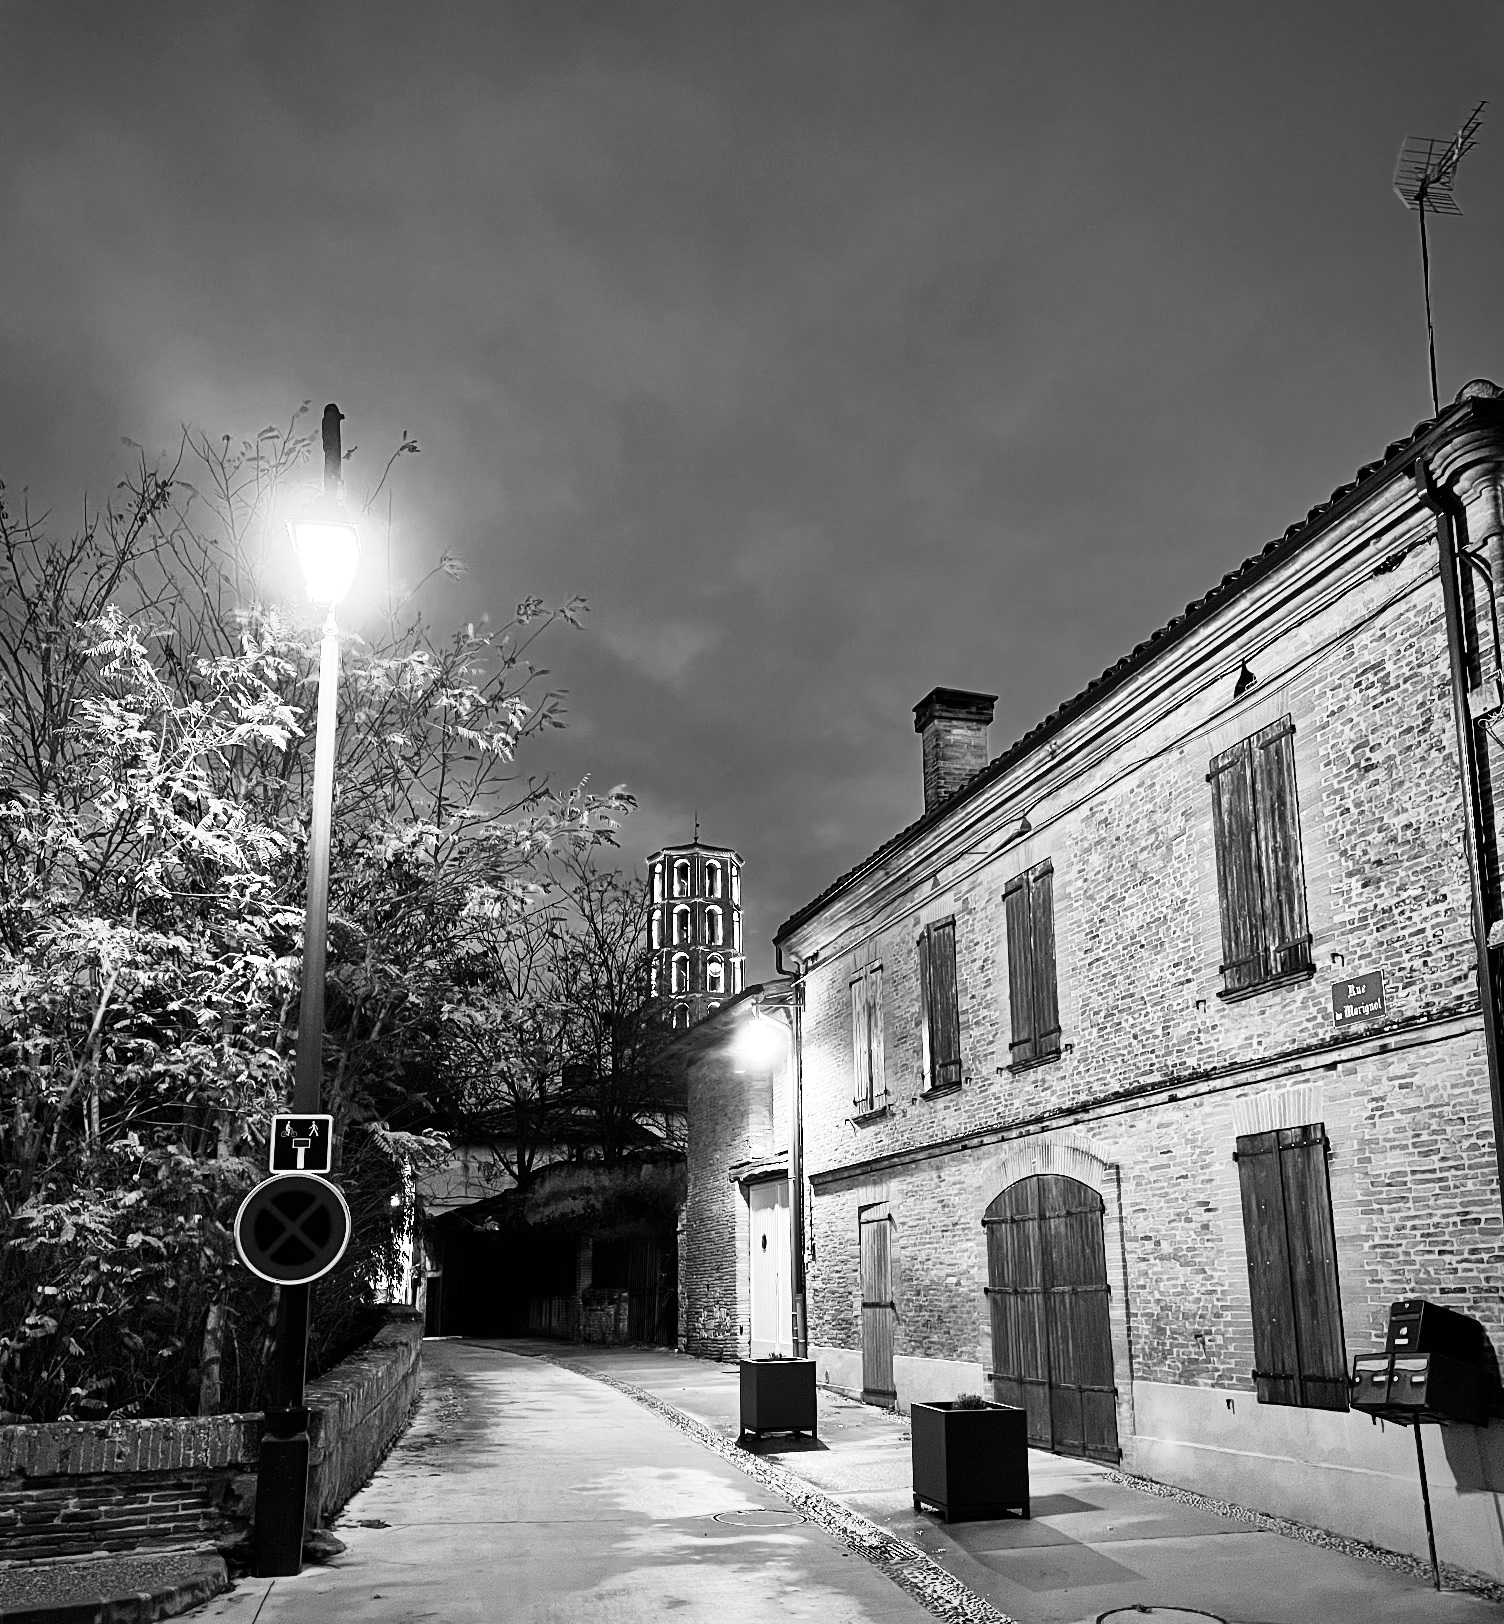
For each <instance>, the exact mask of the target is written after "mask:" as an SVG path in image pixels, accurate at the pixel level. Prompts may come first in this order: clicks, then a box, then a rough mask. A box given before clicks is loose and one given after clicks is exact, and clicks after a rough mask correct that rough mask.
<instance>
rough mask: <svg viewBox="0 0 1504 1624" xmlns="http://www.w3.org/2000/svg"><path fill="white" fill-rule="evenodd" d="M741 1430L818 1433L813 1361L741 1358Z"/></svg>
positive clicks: (758, 1434)
mask: <svg viewBox="0 0 1504 1624" xmlns="http://www.w3.org/2000/svg"><path fill="white" fill-rule="evenodd" d="M741 1373H742V1432H743V1433H744V1434H745V1433H748V1432H750V1433H751V1434H752V1435H753V1436H754V1437H758V1438H760V1437H761V1436H762V1435H763V1433H765V1432H807V1433H808V1434H809V1435H810V1437H811V1438H813V1437H816V1436H817V1432H816V1427H817V1417H816V1407H815V1361H814V1360H813V1359H743V1360H742V1361H741Z"/></svg>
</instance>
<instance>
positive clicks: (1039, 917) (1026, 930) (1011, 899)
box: [1003, 863, 1060, 1066]
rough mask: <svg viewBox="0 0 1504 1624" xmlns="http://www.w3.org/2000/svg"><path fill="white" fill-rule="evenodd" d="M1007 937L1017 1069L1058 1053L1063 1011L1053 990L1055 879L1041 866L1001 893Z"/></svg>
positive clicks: (1011, 1045) (1013, 1053)
mask: <svg viewBox="0 0 1504 1624" xmlns="http://www.w3.org/2000/svg"><path fill="white" fill-rule="evenodd" d="M1003 912H1004V916H1005V921H1006V925H1007V931H1008V1003H1009V1006H1010V1009H1011V1012H1012V1022H1013V1037H1012V1040H1011V1041H1010V1043H1009V1045H1008V1052H1009V1057H1010V1059H1011V1061H1012V1063H1013V1064H1014V1065H1015V1066H1019V1065H1027V1064H1028V1063H1029V1062H1030V1061H1032V1060H1042V1059H1046V1058H1047V1057H1048V1056H1050V1055H1052V1054H1059V1052H1060V1006H1059V999H1058V997H1057V995H1056V990H1055V873H1054V867H1053V865H1052V864H1050V863H1041V864H1040V865H1039V867H1038V868H1034V869H1031V870H1030V871H1029V872H1028V873H1027V874H1020V875H1019V877H1018V878H1017V879H1016V880H1014V881H1013V883H1012V884H1011V885H1009V886H1008V887H1007V888H1006V889H1005V890H1004V892H1003Z"/></svg>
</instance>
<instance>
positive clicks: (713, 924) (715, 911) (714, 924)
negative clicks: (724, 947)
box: [705, 908, 722, 947]
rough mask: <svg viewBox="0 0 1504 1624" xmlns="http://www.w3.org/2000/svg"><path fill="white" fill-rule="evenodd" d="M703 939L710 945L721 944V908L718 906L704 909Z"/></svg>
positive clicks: (717, 945)
mask: <svg viewBox="0 0 1504 1624" xmlns="http://www.w3.org/2000/svg"><path fill="white" fill-rule="evenodd" d="M705 940H706V941H707V942H709V944H710V945H711V946H712V947H719V946H720V945H721V940H722V936H721V910H720V909H719V908H707V909H706V910H705Z"/></svg>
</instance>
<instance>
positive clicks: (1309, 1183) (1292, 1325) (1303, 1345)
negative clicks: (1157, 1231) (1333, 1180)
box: [1237, 1123, 1347, 1410]
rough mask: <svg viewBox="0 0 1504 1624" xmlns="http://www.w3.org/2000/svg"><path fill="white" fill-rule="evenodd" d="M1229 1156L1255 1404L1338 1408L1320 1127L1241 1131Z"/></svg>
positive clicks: (1337, 1320) (1343, 1392) (1341, 1365)
mask: <svg viewBox="0 0 1504 1624" xmlns="http://www.w3.org/2000/svg"><path fill="white" fill-rule="evenodd" d="M1237 1154H1238V1180H1239V1183H1240V1185H1241V1187H1242V1196H1243V1235H1244V1240H1245V1244H1246V1246H1247V1251H1248V1290H1249V1298H1250V1301H1251V1304H1252V1309H1253V1358H1254V1371H1253V1375H1254V1383H1255V1386H1256V1387H1257V1390H1258V1398H1259V1403H1261V1404H1291V1405H1300V1406H1302V1407H1304V1408H1307V1409H1321V1410H1345V1409H1346V1408H1347V1379H1346V1351H1345V1346H1344V1342H1343V1336H1342V1305H1341V1298H1340V1294H1339V1291H1338V1283H1337V1247H1336V1240H1335V1236H1334V1233H1333V1228H1332V1202H1331V1190H1330V1185H1329V1182H1328V1179H1327V1164H1326V1131H1325V1129H1324V1128H1323V1127H1322V1126H1321V1124H1320V1123H1315V1124H1311V1125H1308V1126H1306V1127H1301V1128H1280V1129H1277V1130H1276V1131H1274V1132H1272V1133H1256V1134H1248V1135H1245V1136H1244V1137H1242V1138H1240V1139H1239V1140H1238V1151H1237Z"/></svg>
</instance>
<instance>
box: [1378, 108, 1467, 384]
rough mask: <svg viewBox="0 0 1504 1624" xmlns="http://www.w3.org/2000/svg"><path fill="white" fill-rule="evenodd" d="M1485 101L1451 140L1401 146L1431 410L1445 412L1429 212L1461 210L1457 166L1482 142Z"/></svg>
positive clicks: (1397, 176) (1399, 186)
mask: <svg viewBox="0 0 1504 1624" xmlns="http://www.w3.org/2000/svg"><path fill="white" fill-rule="evenodd" d="M1487 106H1488V103H1487V102H1486V101H1481V102H1479V103H1478V105H1477V106H1476V107H1475V108H1474V109H1473V110H1472V112H1471V113H1469V114H1468V116H1467V122H1466V123H1464V124H1463V126H1462V128H1461V129H1460V130H1458V132H1457V133H1456V135H1454V136H1453V137H1452V139H1451V140H1450V141H1447V142H1441V141H1433V140H1432V139H1430V137H1428V136H1424V135H1410V136H1406V138H1405V144H1404V146H1402V147H1401V148H1400V159H1399V162H1398V164H1396V165H1395V170H1394V190H1395V193H1396V195H1397V196H1398V197H1399V200H1400V202H1401V203H1403V204H1404V205H1405V207H1406V208H1407V209H1414V210H1415V212H1416V213H1417V214H1418V215H1419V216H1420V274H1421V281H1422V282H1423V284H1424V285H1425V290H1426V344H1427V350H1428V354H1429V356H1430V360H1431V413H1432V416H1437V415H1439V414H1440V412H1441V401H1440V399H1439V398H1438V396H1437V393H1436V329H1435V328H1434V327H1433V326H1432V325H1431V253H1430V249H1429V246H1428V245H1427V243H1426V215H1427V213H1431V214H1461V213H1462V210H1461V209H1460V208H1459V207H1458V206H1457V200H1456V199H1455V198H1454V197H1453V196H1452V183H1453V181H1455V180H1456V178H1457V166H1458V164H1460V163H1461V162H1462V160H1463V159H1464V158H1465V157H1466V156H1467V155H1468V153H1470V152H1471V151H1472V150H1473V148H1474V147H1475V146H1477V144H1478V130H1479V127H1480V126H1481V125H1482V123H1483V109H1484V108H1485V107H1487Z"/></svg>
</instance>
